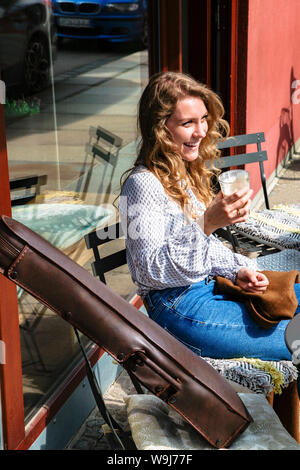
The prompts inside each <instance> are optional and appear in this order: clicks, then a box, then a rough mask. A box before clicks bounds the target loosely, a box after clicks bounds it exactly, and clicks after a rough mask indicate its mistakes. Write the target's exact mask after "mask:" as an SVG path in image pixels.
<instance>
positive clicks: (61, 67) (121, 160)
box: [0, 0, 148, 418]
mask: <svg viewBox="0 0 300 470" xmlns="http://www.w3.org/2000/svg"><path fill="white" fill-rule="evenodd" d="M28 25H29V26H30V27H28ZM28 31H31V32H32V35H31V34H29V33H28ZM45 38H46V39H45ZM147 62H148V52H147V50H146V49H144V50H139V49H138V48H137V47H136V46H135V45H134V44H131V43H129V44H122V46H120V47H116V46H108V45H105V44H101V46H99V43H98V42H97V41H93V40H77V41H76V40H67V39H66V40H65V41H64V43H63V46H62V47H61V48H60V49H59V50H56V37H55V30H54V28H53V13H52V8H51V2H50V1H44V0H40V1H32V0H30V1H28V2H26V1H11V0H10V1H1V2H0V67H1V78H2V80H4V82H5V84H6V90H7V94H6V104H5V120H6V137H7V150H8V159H9V171H10V181H11V197H12V206H13V207H12V211H13V217H14V218H15V219H17V220H19V221H20V222H22V223H24V224H25V225H27V226H28V227H30V228H32V229H33V230H35V231H36V232H38V233H40V234H41V235H42V236H43V237H45V238H46V239H47V240H49V241H50V242H51V243H53V244H54V245H55V246H57V247H58V248H59V249H61V250H62V251H64V252H65V253H66V254H67V255H68V256H70V257H71V258H72V259H74V260H75V261H76V262H78V263H79V264H81V265H82V266H84V267H85V268H86V269H88V270H89V271H91V261H92V259H91V257H92V254H91V251H90V250H87V249H86V246H85V242H84V235H85V234H86V233H89V232H90V231H92V230H93V229H94V228H96V227H97V228H98V227H103V226H105V225H106V224H108V223H109V222H111V221H112V222H115V221H117V220H118V214H117V212H116V209H115V206H114V205H113V202H114V200H115V198H116V196H117V194H118V193H119V183H120V176H121V174H122V173H123V172H124V171H125V170H126V169H127V168H129V167H130V166H131V165H132V163H133V161H134V160H135V155H136V110H137V102H138V99H139V96H140V93H141V90H142V88H143V86H144V84H145V81H146V80H147V75H148V64H147ZM16 77H18V80H17V79H16ZM121 246H124V241H123V240H116V246H114V247H113V248H111V247H106V246H104V247H103V250H105V251H106V253H107V254H109V253H110V252H111V250H113V251H116V250H119V249H120V247H121ZM108 250H109V251H108ZM106 253H105V254H106ZM107 282H108V285H110V287H111V288H112V289H114V290H116V291H117V292H118V293H119V294H120V295H122V296H123V297H125V298H130V297H131V296H132V295H133V292H134V286H133V285H132V282H131V279H130V276H129V274H128V271H127V268H126V267H122V268H120V269H118V270H115V271H114V272H112V273H110V274H109V275H108V277H107ZM18 299H19V316H20V332H21V346H22V365H23V387H24V403H25V413H26V416H27V418H28V417H29V416H30V414H31V413H32V412H33V411H34V410H35V408H36V407H37V406H39V405H40V403H41V401H44V400H45V398H46V397H47V395H48V394H49V393H50V392H51V391H52V390H53V388H55V387H57V386H58V384H59V383H60V381H61V380H62V377H63V376H64V375H65V373H66V371H67V368H70V367H72V365H73V364H74V361H76V358H77V356H78V352H79V348H78V344H77V341H76V338H75V335H74V332H73V329H72V328H71V327H70V325H68V324H67V323H66V322H64V321H63V320H61V319H60V318H59V317H58V316H57V315H56V314H54V313H52V312H51V311H50V310H49V309H47V308H45V307H43V306H42V305H41V304H39V303H38V302H37V301H36V300H35V299H34V298H32V297H31V296H29V295H28V294H26V293H25V292H24V291H22V290H21V289H19V290H18ZM85 343H86V344H89V343H88V341H87V340H86V339H85Z"/></svg>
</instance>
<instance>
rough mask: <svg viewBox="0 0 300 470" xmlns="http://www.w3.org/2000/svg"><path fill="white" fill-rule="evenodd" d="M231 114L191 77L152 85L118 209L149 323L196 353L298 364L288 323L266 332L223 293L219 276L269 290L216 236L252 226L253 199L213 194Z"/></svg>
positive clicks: (157, 79)
mask: <svg viewBox="0 0 300 470" xmlns="http://www.w3.org/2000/svg"><path fill="white" fill-rule="evenodd" d="M223 114H224V109H223V106H222V103H221V101H220V99H219V98H218V96H217V95H216V94H215V93H214V92H212V91H211V90H210V89H208V88H207V87H206V86H204V85H202V84H199V83H198V82H196V81H195V80H193V79H192V78H190V77H189V76H186V75H183V74H179V73H175V72H165V73H160V74H157V75H155V76H153V77H152V78H151V79H150V81H149V84H148V85H147V87H146V89H145V90H144V92H143V94H142V97H141V99H140V105H139V127H140V131H141V146H140V150H139V154H138V158H137V160H136V162H135V167H134V169H133V170H131V171H130V174H129V176H127V179H126V180H125V182H124V184H123V186H122V193H121V199H120V205H119V208H120V216H121V223H122V226H123V229H124V230H125V232H126V231H127V241H126V244H127V245H126V246H127V260H128V265H129V269H130V272H131V275H132V278H133V280H134V282H135V283H136V285H137V287H138V294H139V295H141V296H142V297H143V298H144V299H145V304H146V305H147V307H148V313H149V316H150V318H152V319H153V320H154V321H156V322H157V323H159V324H160V325H161V326H162V327H163V328H165V329H166V330H168V331H169V332H170V333H171V334H172V335H174V336H175V337H176V338H178V339H179V340H180V341H182V342H183V343H184V344H186V345H187V346H188V347H189V348H191V349H192V350H193V351H194V352H196V353H197V354H201V355H202V356H208V357H214V358H230V357H242V356H247V357H258V358H260V359H264V360H280V359H290V357H291V355H290V353H289V351H288V349H287V347H286V345H285V341H284V330H285V327H286V325H287V322H286V321H281V322H280V323H279V324H278V326H276V327H272V328H271V329H268V330H266V329H263V328H261V327H259V326H258V325H257V324H256V323H255V322H254V321H253V320H252V319H251V318H250V317H249V314H248V313H247V310H246V308H245V306H244V304H243V303H239V302H234V301H232V300H229V299H228V298H227V297H226V296H225V295H220V294H216V292H215V280H214V277H215V276H217V275H219V276H223V277H225V278H228V279H230V280H231V281H233V282H234V283H236V284H237V285H238V286H240V287H242V288H243V289H245V290H247V291H251V292H264V291H265V290H266V289H267V286H268V279H267V278H266V276H265V275H264V274H263V273H260V272H259V271H257V266H256V261H255V260H253V259H249V258H247V257H245V256H242V255H240V254H235V253H233V252H232V251H231V250H230V249H228V248H226V247H224V245H223V244H222V242H221V241H220V240H218V239H217V238H216V237H215V236H214V235H213V232H214V231H215V230H216V229H218V228H220V227H224V226H226V225H230V224H233V223H236V222H243V221H245V220H246V219H247V217H248V213H249V208H250V203H251V199H250V198H251V195H252V190H247V189H244V190H239V191H237V192H236V193H234V194H233V195H231V196H227V197H223V196H222V194H221V193H220V192H219V193H218V194H217V195H216V196H215V195H214V194H213V188H212V186H211V181H212V176H213V174H214V173H213V171H212V167H211V163H212V160H213V159H215V158H216V157H218V154H219V152H218V151H217V149H216V146H215V145H216V142H217V140H218V139H219V138H221V137H222V135H223V136H226V135H228V130H229V129H228V124H227V123H226V121H224V120H223ZM298 286H300V285H298ZM297 294H298V299H299V297H300V290H299V289H298V290H297ZM298 310H299V309H298Z"/></svg>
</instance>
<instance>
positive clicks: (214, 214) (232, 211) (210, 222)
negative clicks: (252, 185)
mask: <svg viewBox="0 0 300 470" xmlns="http://www.w3.org/2000/svg"><path fill="white" fill-rule="evenodd" d="M252 194H253V190H252V189H240V190H239V191H236V192H235V193H233V194H231V195H230V196H223V194H222V192H221V191H220V192H219V193H218V194H217V195H216V197H215V198H214V199H213V200H212V202H211V203H210V205H209V206H208V207H207V209H206V211H205V212H204V233H206V235H210V234H211V233H213V232H214V231H215V230H217V229H218V228H221V227H226V226H227V225H232V224H235V223H238V222H245V220H247V218H248V216H249V210H250V205H251V196H252Z"/></svg>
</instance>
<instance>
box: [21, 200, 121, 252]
mask: <svg viewBox="0 0 300 470" xmlns="http://www.w3.org/2000/svg"><path fill="white" fill-rule="evenodd" d="M112 214H113V211H112V209H111V208H108V207H107V206H104V207H103V206H93V205H87V204H47V203H46V204H28V205H24V206H15V207H13V209H12V217H13V218H14V219H16V220H17V221H18V222H21V223H22V224H24V225H26V226H27V227H29V228H30V229H31V230H33V231H34V232H36V233H38V234H39V235H41V236H42V237H43V238H45V239H46V240H48V241H49V242H50V243H52V244H53V245H54V246H56V247H57V248H59V249H61V250H64V249H66V248H68V247H69V246H71V245H73V244H74V243H76V242H78V241H79V240H81V239H82V238H83V237H84V235H86V234H87V233H89V232H91V231H92V230H93V229H94V228H96V227H98V226H101V225H102V226H103V224H104V223H105V222H107V221H108V220H109V218H110V217H111V216H112Z"/></svg>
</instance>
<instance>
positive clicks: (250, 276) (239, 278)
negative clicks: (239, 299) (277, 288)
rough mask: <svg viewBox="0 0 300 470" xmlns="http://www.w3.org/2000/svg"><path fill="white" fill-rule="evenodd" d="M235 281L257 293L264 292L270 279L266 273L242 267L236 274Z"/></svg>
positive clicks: (249, 290) (247, 289) (243, 287)
mask: <svg viewBox="0 0 300 470" xmlns="http://www.w3.org/2000/svg"><path fill="white" fill-rule="evenodd" d="M235 283H236V285H237V286H239V287H241V288H242V289H244V290H246V291H248V292H253V293H256V294H259V293H262V292H264V291H265V290H266V289H267V287H268V285H269V280H268V278H267V276H265V274H263V273H261V272H259V271H253V270H252V269H248V268H241V269H240V270H239V271H238V272H237V275H236V279H235Z"/></svg>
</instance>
